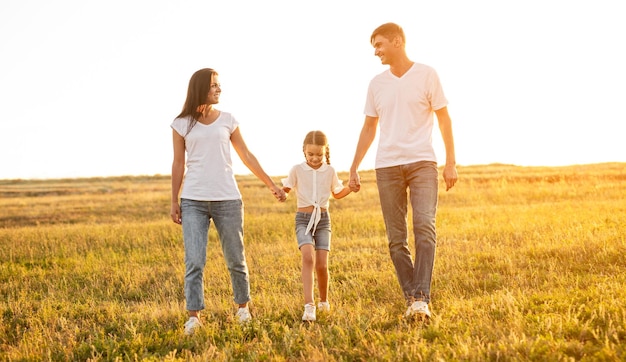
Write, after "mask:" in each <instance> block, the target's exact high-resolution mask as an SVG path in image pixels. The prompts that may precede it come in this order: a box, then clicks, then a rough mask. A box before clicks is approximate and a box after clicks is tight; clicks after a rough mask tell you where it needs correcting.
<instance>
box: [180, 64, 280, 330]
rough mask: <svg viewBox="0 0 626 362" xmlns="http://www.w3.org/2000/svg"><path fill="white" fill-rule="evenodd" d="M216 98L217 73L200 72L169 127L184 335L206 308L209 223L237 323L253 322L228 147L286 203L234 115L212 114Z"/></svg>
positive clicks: (239, 207) (238, 196) (240, 211)
mask: <svg viewBox="0 0 626 362" xmlns="http://www.w3.org/2000/svg"><path fill="white" fill-rule="evenodd" d="M220 94H221V88H220V83H219V79H218V74H217V72H216V71H215V70H213V69H210V68H205V69H200V70H198V71H197V72H195V73H194V74H193V75H192V76H191V79H190V80H189V88H188V91H187V99H186V100H185V105H184V106H183V110H182V112H181V113H180V114H179V115H178V116H177V117H176V119H174V121H173V122H172V124H171V127H172V135H173V145H174V161H173V163H172V206H171V212H170V215H171V217H172V220H173V221H174V222H175V223H177V224H182V229H183V239H184V244H185V299H186V305H187V310H188V312H189V320H188V321H187V322H186V323H185V334H187V335H189V334H192V333H193V332H194V330H195V329H196V328H198V327H200V326H201V325H202V324H201V322H200V319H199V313H200V311H201V310H203V309H204V307H205V306H204V283H203V272H204V265H205V263H206V248H207V240H208V232H209V226H210V222H211V220H213V223H214V224H215V227H216V229H217V233H218V236H219V239H220V243H221V245H222V251H223V254H224V259H225V261H226V265H227V267H228V272H229V273H230V278H231V284H232V288H233V293H234V301H235V303H236V304H238V306H239V309H238V311H237V314H236V317H237V320H238V321H239V322H241V323H243V322H247V321H249V320H250V319H251V316H250V311H249V309H248V302H249V301H250V282H249V277H248V267H247V263H246V258H245V252H244V244H243V202H242V199H241V193H240V192H239V188H238V186H237V182H236V180H235V175H234V173H233V169H232V161H231V157H230V145H231V144H232V146H233V148H234V149H235V151H236V152H237V154H238V155H239V157H240V158H241V160H242V161H243V163H244V164H245V165H246V166H247V167H248V168H249V169H250V171H252V173H254V175H255V176H257V177H258V178H259V179H260V180H261V181H263V183H265V185H267V187H268V188H269V189H270V191H271V192H272V194H273V195H274V197H276V199H278V200H279V201H285V199H286V195H285V192H284V191H283V190H282V189H281V188H280V187H278V186H276V185H275V184H274V182H273V181H272V179H271V178H270V177H269V176H268V175H267V174H266V173H265V171H263V168H262V167H261V165H260V164H259V162H258V161H257V159H256V157H255V156H254V155H253V154H252V153H251V152H250V151H249V150H248V147H247V146H246V144H245V142H244V140H243V137H242V135H241V131H240V129H239V127H238V126H239V123H238V122H237V120H236V119H235V118H234V117H233V115H232V114H230V113H227V112H222V111H219V110H217V109H215V107H214V105H215V104H217V103H219V97H220ZM185 153H186V156H187V160H186V164H185ZM185 165H186V166H187V172H186V173H185ZM183 175H184V176H183ZM183 177H184V183H183ZM181 185H182V190H181ZM179 194H180V195H179ZM179 197H180V203H179Z"/></svg>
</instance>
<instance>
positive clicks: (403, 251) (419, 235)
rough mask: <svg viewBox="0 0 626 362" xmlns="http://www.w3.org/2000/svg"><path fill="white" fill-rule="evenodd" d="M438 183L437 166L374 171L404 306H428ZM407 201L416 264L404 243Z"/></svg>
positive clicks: (426, 163) (417, 164)
mask: <svg viewBox="0 0 626 362" xmlns="http://www.w3.org/2000/svg"><path fill="white" fill-rule="evenodd" d="M437 180H438V171H437V164H436V163H435V162H430V161H421V162H415V163H410V164H407V165H400V166H393V167H385V168H379V169H376V182H377V184H378V194H379V197H380V205H381V209H382V213H383V218H384V220H385V227H386V229H387V240H388V243H389V253H390V255H391V260H392V262H393V265H394V267H395V269H396V275H397V277H398V282H400V287H401V288H402V292H403V293H404V297H405V299H406V300H407V303H410V302H411V301H412V300H422V301H424V302H426V303H429V302H430V286H431V281H432V275H433V267H434V264H435V248H436V243H437V234H436V231H435V216H436V213H437V194H438V191H439V190H438V189H439V185H438V183H437ZM407 189H408V190H409V194H408V198H407ZM407 199H408V200H410V202H411V207H412V210H413V236H414V238H415V263H413V261H412V260H411V252H410V250H409V248H408V245H409V244H408V241H407V234H408V231H407V203H408V202H407Z"/></svg>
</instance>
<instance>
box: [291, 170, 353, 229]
mask: <svg viewBox="0 0 626 362" xmlns="http://www.w3.org/2000/svg"><path fill="white" fill-rule="evenodd" d="M281 181H282V183H283V187H288V188H290V189H296V196H297V199H298V202H297V205H298V207H307V206H313V212H312V213H311V220H310V222H309V225H308V226H307V229H306V234H308V233H309V232H311V234H315V228H316V227H317V223H318V222H319V220H320V215H321V209H322V208H325V209H326V210H328V206H329V205H330V202H329V200H330V193H331V192H333V193H335V194H336V193H339V192H341V190H343V183H342V181H341V180H340V179H339V176H337V172H336V171H335V169H334V168H333V167H332V166H331V165H329V164H326V163H322V165H321V166H320V167H319V168H318V169H314V168H312V167H311V166H309V165H308V164H307V163H306V162H303V163H301V164H298V165H295V166H293V167H292V168H291V170H290V171H289V174H288V175H287V177H286V178H283V179H282V180H281Z"/></svg>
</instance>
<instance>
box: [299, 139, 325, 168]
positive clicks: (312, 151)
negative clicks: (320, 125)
mask: <svg viewBox="0 0 626 362" xmlns="http://www.w3.org/2000/svg"><path fill="white" fill-rule="evenodd" d="M304 157H305V158H306V163H307V164H308V165H309V166H311V168H313V169H318V168H320V167H321V166H322V162H324V157H326V147H324V146H318V145H312V144H307V145H305V146H304Z"/></svg>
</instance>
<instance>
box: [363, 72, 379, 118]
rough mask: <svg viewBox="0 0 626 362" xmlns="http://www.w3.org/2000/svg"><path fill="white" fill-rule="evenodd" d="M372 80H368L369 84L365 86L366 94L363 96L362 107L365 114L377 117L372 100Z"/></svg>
mask: <svg viewBox="0 0 626 362" xmlns="http://www.w3.org/2000/svg"><path fill="white" fill-rule="evenodd" d="M372 82H373V80H372V81H370V84H369V86H368V87H367V96H366V97H365V108H364V109H363V113H364V114H365V115H366V116H370V117H378V112H377V111H376V104H375V102H374V91H373V89H372Z"/></svg>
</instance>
